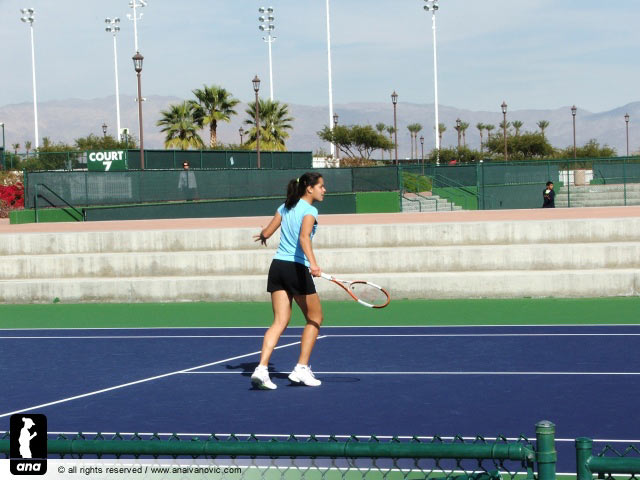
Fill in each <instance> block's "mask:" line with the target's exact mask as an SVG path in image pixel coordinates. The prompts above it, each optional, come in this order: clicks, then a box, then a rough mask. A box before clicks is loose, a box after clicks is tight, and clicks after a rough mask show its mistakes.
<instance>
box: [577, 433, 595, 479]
mask: <svg viewBox="0 0 640 480" xmlns="http://www.w3.org/2000/svg"><path fill="white" fill-rule="evenodd" d="M575 445H576V474H577V477H576V480H592V478H593V475H592V474H591V470H589V466H588V465H587V461H588V460H589V457H590V456H591V453H592V449H593V440H591V439H590V438H585V437H580V438H576V442H575Z"/></svg>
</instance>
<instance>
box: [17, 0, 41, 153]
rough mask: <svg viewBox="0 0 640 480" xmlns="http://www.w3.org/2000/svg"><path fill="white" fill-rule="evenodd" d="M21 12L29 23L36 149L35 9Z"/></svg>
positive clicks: (37, 143) (36, 142)
mask: <svg viewBox="0 0 640 480" xmlns="http://www.w3.org/2000/svg"><path fill="white" fill-rule="evenodd" d="M20 11H21V12H22V15H23V16H22V17H21V18H20V20H22V21H23V22H24V23H28V24H29V29H30V30H31V73H32V77H33V123H34V126H35V128H34V134H35V148H36V150H37V149H38V145H39V140H38V139H39V138H40V136H39V135H38V100H37V98H36V51H35V47H34V44H33V22H35V21H36V19H35V18H34V15H35V13H36V12H35V10H34V9H33V8H23V9H22V10H20Z"/></svg>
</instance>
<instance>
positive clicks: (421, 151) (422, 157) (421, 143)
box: [420, 135, 424, 165]
mask: <svg viewBox="0 0 640 480" xmlns="http://www.w3.org/2000/svg"><path fill="white" fill-rule="evenodd" d="M420 158H421V159H422V165H424V136H423V135H420Z"/></svg>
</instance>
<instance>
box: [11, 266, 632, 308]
mask: <svg viewBox="0 0 640 480" xmlns="http://www.w3.org/2000/svg"><path fill="white" fill-rule="evenodd" d="M336 274H337V275H340V272H336ZM344 275H345V276H347V275H346V274H344ZM349 277H352V278H356V277H357V278H360V277H362V278H365V277H366V278H367V279H368V280H370V281H373V282H376V283H379V284H381V285H383V286H385V287H386V289H387V290H388V291H389V294H390V295H391V297H392V298H395V299H403V298H409V299H412V298H413V299H416V298H423V299H436V298H517V297H523V296H531V297H555V296H562V297H604V296H614V295H639V294H640V272H639V271H638V269H618V270H610V269H598V270H551V271H527V270H524V271H523V270H515V271H507V272H500V273H499V274H496V273H495V272H437V273H434V272H426V273H418V272H413V273H405V272H403V273H384V274H371V273H359V274H349ZM0 283H1V284H2V288H1V289H0V302H2V303H51V302H53V301H55V299H60V300H62V301H63V302H65V303H76V302H114V303H128V302H180V301H185V302H194V301H208V302H215V301H265V302H266V301H269V294H268V293H267V292H266V291H265V290H266V279H265V275H264V274H263V275H252V276H232V277H229V276H226V275H219V276H207V277H134V278H124V279H123V278H109V279H95V278H69V279H62V280H56V281H42V280H17V281H12V282H0ZM316 286H317V289H318V293H319V294H320V296H321V297H322V298H323V299H326V300H348V299H349V297H347V295H346V294H345V293H344V292H343V291H342V289H340V288H339V287H337V286H336V285H333V284H332V283H330V282H328V281H325V280H322V279H316Z"/></svg>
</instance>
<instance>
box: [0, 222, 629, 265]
mask: <svg viewBox="0 0 640 480" xmlns="http://www.w3.org/2000/svg"><path fill="white" fill-rule="evenodd" d="M258 230H259V227H256V228H255V229H252V228H218V229H206V230H166V231H165V230H147V231H126V230H123V231H110V232H72V233H37V234H35V233H27V234H16V235H12V234H6V235H3V237H2V240H3V241H2V242H0V256H8V255H57V254H83V253H120V252H121V253H136V252H167V253H171V252H198V251H202V252H207V251H218V250H255V249H256V243H255V241H254V240H253V235H255V234H256V233H257V231H258ZM638 232H640V218H633V217H632V218H608V219H594V220H589V221H584V220H581V219H576V220H539V221H533V220H532V221H496V222H458V223H422V224H388V225H322V220H321V221H320V225H319V230H318V234H317V235H316V236H315V237H314V240H313V244H314V248H336V249H341V248H376V247H384V248H386V247H391V248H402V247H420V246H438V245H440V246H452V245H509V244H538V243H539V244H550V243H564V244H567V243H594V242H596V243H597V242H606V243H609V242H636V241H638V240H639V235H638ZM278 239H279V235H278V234H276V235H274V237H272V238H271V239H269V242H268V243H269V245H270V246H271V247H274V248H275V246H276V245H277V244H278Z"/></svg>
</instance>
